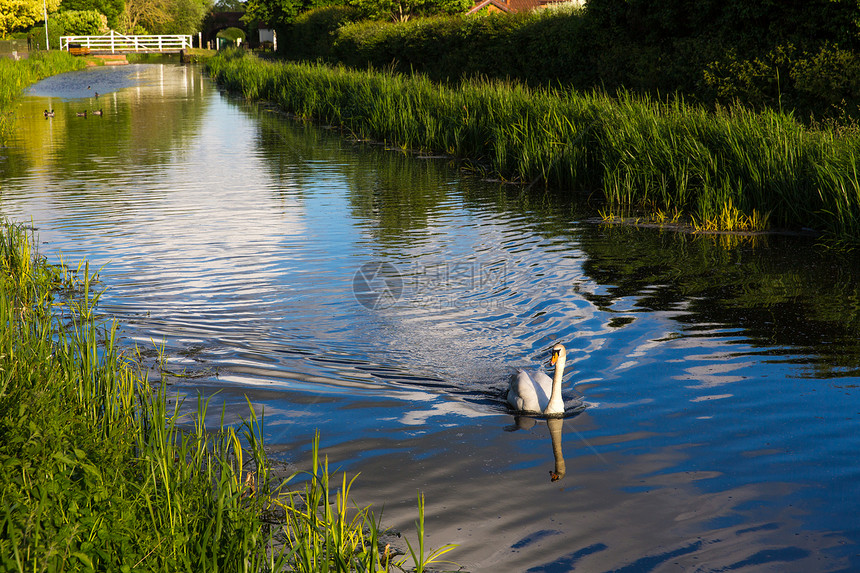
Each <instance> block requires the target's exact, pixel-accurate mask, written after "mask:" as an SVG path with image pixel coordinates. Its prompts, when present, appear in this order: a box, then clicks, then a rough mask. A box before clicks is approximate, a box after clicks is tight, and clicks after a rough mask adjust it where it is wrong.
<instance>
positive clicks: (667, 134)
mask: <svg viewBox="0 0 860 573" xmlns="http://www.w3.org/2000/svg"><path fill="white" fill-rule="evenodd" d="M206 67H207V69H208V71H209V73H210V74H211V75H212V76H213V77H215V78H216V80H217V81H218V82H219V83H221V84H222V85H224V86H226V87H227V88H228V89H231V90H234V91H238V92H240V93H242V94H244V95H245V96H246V97H248V98H252V99H265V100H269V101H272V102H274V103H276V104H277V105H279V106H281V107H282V108H283V109H285V110H287V111H289V112H292V113H295V114H298V115H300V116H303V117H312V118H315V119H317V120H319V121H324V122H327V123H332V124H337V125H341V126H343V127H344V128H346V129H348V130H350V131H351V132H353V133H354V134H356V135H357V136H358V137H362V138H372V139H380V140H385V141H386V142H388V143H389V144H393V145H398V146H402V147H404V148H413V149H432V150H438V151H444V152H446V153H449V154H452V155H455V156H458V157H463V158H471V159H473V160H475V161H477V162H479V163H481V164H483V165H487V166H488V169H489V170H491V171H493V172H495V173H498V174H500V175H502V176H504V177H507V178H511V179H514V178H519V179H522V180H523V181H525V182H528V183H531V184H534V183H540V184H546V185H550V186H553V187H561V188H567V189H572V190H577V191H585V192H599V193H600V194H601V195H602V196H603V197H605V199H606V201H607V203H608V205H609V208H610V209H611V210H619V209H622V208H627V207H633V208H645V209H647V210H648V211H649V212H650V213H652V214H654V215H655V216H657V217H658V218H660V217H666V216H677V215H679V214H680V215H683V216H685V217H687V218H688V220H689V221H690V222H691V223H692V224H693V225H694V226H696V227H697V228H702V229H728V230H750V229H761V228H767V227H788V228H802V227H806V228H813V229H816V230H818V231H821V232H823V233H825V234H828V235H830V236H832V237H835V238H838V239H839V240H845V241H849V242H857V241H858V240H860V177H858V170H857V167H858V166H857V163H858V150H860V134H858V133H857V132H856V131H843V132H838V133H837V132H832V131H827V130H814V129H809V128H806V127H804V126H802V125H801V124H799V123H798V122H796V121H794V120H793V119H792V118H791V117H790V116H787V115H784V114H779V113H776V112H763V113H753V112H749V111H743V110H734V111H720V112H716V113H713V112H708V111H706V110H704V109H702V108H700V107H697V106H689V105H685V104H684V103H682V102H674V103H662V102H658V101H654V100H652V99H649V98H647V97H633V96H630V95H623V94H622V95H621V96H620V97H616V98H610V97H607V96H605V95H602V94H600V93H588V94H581V93H576V92H573V91H555V90H548V89H529V88H526V87H523V86H521V85H517V84H511V83H505V82H470V83H464V84H460V85H458V86H457V87H456V89H451V88H448V87H446V86H444V85H440V84H434V83H432V82H430V81H428V80H427V79H426V78H424V77H422V76H404V75H399V74H389V73H378V72H358V71H353V70H349V69H346V68H341V67H335V68H332V67H326V66H322V65H310V64H294V63H283V62H280V63H278V62H269V61H262V60H258V59H256V58H254V57H252V56H247V55H244V54H241V53H226V54H219V55H218V56H216V57H215V58H213V59H211V60H209V61H208V62H207V64H206Z"/></svg>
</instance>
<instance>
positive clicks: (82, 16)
mask: <svg viewBox="0 0 860 573" xmlns="http://www.w3.org/2000/svg"><path fill="white" fill-rule="evenodd" d="M54 20H55V21H56V22H57V23H58V24H59V25H60V26H61V27H62V28H63V33H64V34H65V35H67V36H96V35H98V34H104V33H105V32H107V31H108V30H109V28H108V25H107V16H105V15H104V14H102V13H101V12H97V11H96V10H65V11H63V12H60V13H58V14H57V15H56V16H54Z"/></svg>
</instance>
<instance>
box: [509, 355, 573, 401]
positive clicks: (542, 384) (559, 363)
mask: <svg viewBox="0 0 860 573" xmlns="http://www.w3.org/2000/svg"><path fill="white" fill-rule="evenodd" d="M566 354H567V353H566V351H565V348H564V346H562V345H561V344H556V345H555V346H554V347H553V349H552V359H551V360H550V363H551V364H552V365H554V366H555V376H554V379H553V378H550V377H549V376H547V375H546V374H545V373H544V372H543V371H542V370H537V371H535V372H533V373H531V374H530V373H528V372H526V371H525V370H522V369H520V370H517V371H516V372H515V373H514V374H513V376H511V382H510V387H509V388H508V396H507V398H508V403H509V404H510V405H511V406H513V407H514V408H515V409H516V410H517V411H519V412H525V413H532V414H550V415H554V414H563V413H564V402H563V401H562V399H561V379H562V375H563V373H564V362H565V357H566ZM554 386H557V387H556V388H554ZM553 390H555V392H553Z"/></svg>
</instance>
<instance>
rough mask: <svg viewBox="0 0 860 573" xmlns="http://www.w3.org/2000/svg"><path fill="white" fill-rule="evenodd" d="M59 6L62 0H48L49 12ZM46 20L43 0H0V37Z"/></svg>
mask: <svg viewBox="0 0 860 573" xmlns="http://www.w3.org/2000/svg"><path fill="white" fill-rule="evenodd" d="M59 7H60V0H48V13H51V12H55V11H56V10H57V8H59ZM44 20H45V17H44V15H43V3H42V0H0V37H5V36H7V35H9V33H11V32H15V31H18V30H25V29H27V28H29V27H30V26H32V25H33V24H35V23H36V22H42V21H44Z"/></svg>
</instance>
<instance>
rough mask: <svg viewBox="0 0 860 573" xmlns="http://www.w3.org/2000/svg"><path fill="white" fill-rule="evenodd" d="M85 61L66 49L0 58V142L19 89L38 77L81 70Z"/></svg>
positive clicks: (9, 122)
mask: <svg viewBox="0 0 860 573" xmlns="http://www.w3.org/2000/svg"><path fill="white" fill-rule="evenodd" d="M84 67H86V63H85V62H84V61H83V60H82V59H81V58H75V57H73V56H70V55H69V53H68V52H60V51H53V52H31V53H30V56H29V57H28V58H27V59H25V60H18V61H15V60H11V59H8V58H0V142H5V140H6V138H7V137H8V135H9V132H10V130H11V129H12V126H13V117H14V114H13V109H12V108H13V103H14V101H15V98H17V97H18V96H20V95H21V92H23V91H24V89H25V88H26V87H27V86H29V85H30V84H34V83H36V82H37V81H39V80H41V79H42V78H46V77H48V76H53V75H56V74H61V73H63V72H71V71H74V70H81V69H83V68H84Z"/></svg>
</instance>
